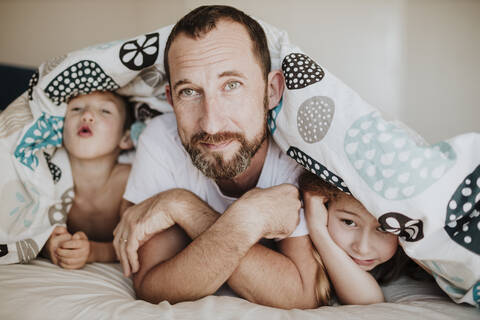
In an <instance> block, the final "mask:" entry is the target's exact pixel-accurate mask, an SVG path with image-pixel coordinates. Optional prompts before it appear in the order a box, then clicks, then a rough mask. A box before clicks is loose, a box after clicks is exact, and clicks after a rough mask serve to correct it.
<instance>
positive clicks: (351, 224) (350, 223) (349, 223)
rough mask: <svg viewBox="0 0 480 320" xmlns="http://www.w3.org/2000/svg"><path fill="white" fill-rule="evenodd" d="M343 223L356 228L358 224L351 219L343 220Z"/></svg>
mask: <svg viewBox="0 0 480 320" xmlns="http://www.w3.org/2000/svg"><path fill="white" fill-rule="evenodd" d="M342 222H343V223H344V224H345V225H347V226H349V227H356V226H357V224H356V223H355V222H353V221H352V220H350V219H342Z"/></svg>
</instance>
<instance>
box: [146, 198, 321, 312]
mask: <svg viewBox="0 0 480 320" xmlns="http://www.w3.org/2000/svg"><path fill="white" fill-rule="evenodd" d="M169 192H171V196H172V197H174V198H175V201H170V202H169V203H170V205H169V208H168V210H169V214H170V215H171V216H172V218H173V220H174V221H175V222H176V223H177V224H178V225H179V226H180V227H181V228H182V229H183V230H184V231H185V232H186V233H187V235H188V236H189V237H190V238H191V239H194V240H195V241H194V242H193V243H192V244H191V245H190V246H189V247H187V248H186V249H185V250H184V251H181V252H180V253H179V254H178V255H177V256H175V257H174V258H173V259H171V260H169V261H167V262H164V263H163V264H160V265H157V266H156V267H155V268H154V269H152V271H151V272H149V274H148V275H147V276H146V277H145V279H144V280H143V281H142V288H143V290H142V293H143V294H147V293H148V292H150V293H151V294H152V295H155V296H156V297H151V294H147V295H148V296H149V297H148V298H149V299H148V300H149V301H152V299H150V298H154V299H153V301H156V302H158V301H161V300H165V299H166V300H168V301H170V302H177V301H183V300H192V299H198V298H200V297H203V296H205V295H208V294H211V293H213V292H215V291H216V290H217V289H218V288H219V287H220V286H221V285H222V284H223V283H224V281H226V280H227V279H229V280H228V284H229V286H230V287H231V288H232V290H234V291H235V292H236V293H237V294H238V295H240V296H242V297H244V298H246V299H248V300H249V301H252V302H256V303H260V304H263V305H269V306H274V307H281V308H295V307H296V308H313V307H316V306H317V303H316V301H315V295H314V291H313V282H312V283H310V282H309V283H308V284H307V285H304V284H303V283H302V279H301V276H300V273H299V270H298V269H297V267H296V266H295V264H294V263H293V262H292V260H290V259H289V258H288V257H286V256H285V255H283V254H281V253H278V252H276V251H273V250H271V249H268V248H266V247H264V246H262V245H260V244H255V245H253V247H251V248H250V250H248V248H249V247H250V246H251V245H246V246H245V245H244V246H242V248H239V247H237V246H234V245H233V244H236V243H245V240H240V239H239V238H238V237H237V240H234V239H232V238H231V237H232V234H231V233H232V232H235V231H238V230H239V229H240V230H241V229H242V226H241V225H242V223H243V222H242V221H243V219H240V222H238V223H233V224H231V225H229V224H228V220H229V219H228V218H227V217H228V214H227V213H226V214H224V216H223V217H224V220H225V221H222V220H220V219H219V218H220V217H221V215H220V214H219V213H217V212H215V211H214V210H213V209H212V208H211V207H210V206H208V204H206V203H205V202H204V201H203V200H201V199H200V198H198V197H197V196H196V195H194V194H193V193H191V192H190V191H186V190H182V189H175V190H171V191H169ZM199 211H201V214H199ZM240 218H241V217H240ZM217 219H218V220H220V221H219V223H218V225H217V224H216V223H215V222H216V221H217ZM214 224H215V225H214ZM211 226H212V228H210V227H211ZM209 228H210V229H209ZM245 228H247V229H251V228H249V227H248V226H245ZM207 229H209V234H210V236H209V235H208V234H205V235H203V233H204V232H205V231H206V230H207ZM199 236H200V238H199ZM239 236H240V237H244V236H245V235H239ZM197 238H198V239H197ZM225 239H231V240H225ZM258 240H259V239H258V236H255V237H254V238H252V240H251V241H248V240H247V243H256V242H257V241H258ZM308 243H309V245H310V240H308ZM195 247H197V248H198V250H199V251H196V250H195V249H194V248H195ZM205 249H207V250H208V249H213V252H211V253H208V252H204V251H203V250H205ZM200 250H202V251H200ZM245 250H248V253H246V251H245ZM222 252H223V253H222ZM210 254H212V257H214V258H216V257H218V258H216V259H217V260H218V261H216V262H214V263H213V266H212V267H213V269H212V270H211V273H210V274H211V275H212V276H211V277H207V276H206V275H202V278H204V280H205V283H199V284H198V288H199V290H198V291H193V290H192V284H194V283H196V282H197V281H198V279H197V278H198V274H199V273H198V272H199V270H195V271H194V270H192V271H181V269H179V267H180V266H193V265H199V266H201V265H204V266H205V265H207V261H203V260H205V259H207V258H206V257H209V255H210ZM225 257H228V259H225ZM241 257H243V258H241ZM240 258H241V261H240ZM208 259H212V258H208ZM312 259H313V258H312ZM312 261H313V260H312ZM240 262H241V263H240ZM313 263H314V262H313ZM177 265H178V267H177ZM312 265H313V264H312ZM237 266H238V267H237ZM218 267H220V268H219V270H217V269H218ZM203 270H209V269H206V267H205V268H203ZM252 270H254V272H252ZM315 271H316V269H315V270H314V271H313V273H315ZM177 272H179V277H178V279H176V277H172V275H174V274H177ZM184 272H185V274H186V275H187V276H192V279H189V278H185V276H184V275H183V274H184ZM220 274H221V275H222V276H221V277H219V275H220ZM165 275H169V277H168V279H162V280H160V278H163V276H165ZM230 275H231V276H230ZM229 277H230V278H229ZM287 277H288V278H287ZM284 279H290V281H285V280H284ZM165 281H172V286H169V285H166V283H165ZM179 281H180V283H179ZM306 281H310V279H308V280H306ZM312 281H313V280H312ZM154 282H157V283H162V287H163V288H165V289H168V288H170V289H168V290H165V293H161V292H159V290H162V289H161V288H156V287H155V286H154V285H153V283H154ZM310 284H312V285H310ZM171 289H173V291H172V290H171ZM182 289H185V290H182ZM195 292H196V294H195ZM275 293H278V294H275ZM166 295H168V297H167V296H166ZM186 295H189V296H186Z"/></svg>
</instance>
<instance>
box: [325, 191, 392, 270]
mask: <svg viewBox="0 0 480 320" xmlns="http://www.w3.org/2000/svg"><path fill="white" fill-rule="evenodd" d="M328 233H329V234H330V236H331V237H332V239H333V241H335V243H336V244H337V245H338V246H339V247H341V248H342V249H343V250H344V251H345V252H346V253H347V254H348V255H349V256H350V258H352V260H353V261H354V262H355V263H356V264H357V265H358V266H359V267H360V268H361V269H362V270H365V271H370V270H372V269H373V268H375V267H376V266H377V265H379V264H382V263H384V262H386V261H388V260H390V258H391V257H393V255H394V254H395V252H396V251H397V247H398V236H396V235H393V234H391V233H387V232H384V231H382V230H381V229H380V224H379V223H378V221H377V220H376V219H375V217H374V216H373V215H371V214H370V213H369V212H368V211H367V209H365V207H364V206H363V205H362V204H361V203H360V202H359V201H357V200H356V199H354V198H353V197H351V196H347V195H341V196H339V197H338V198H337V199H335V201H332V203H331V204H330V205H329V207H328Z"/></svg>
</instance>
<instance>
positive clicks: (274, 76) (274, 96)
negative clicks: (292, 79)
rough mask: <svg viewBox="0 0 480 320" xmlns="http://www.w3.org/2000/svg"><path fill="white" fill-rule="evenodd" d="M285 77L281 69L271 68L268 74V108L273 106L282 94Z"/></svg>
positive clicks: (270, 108)
mask: <svg viewBox="0 0 480 320" xmlns="http://www.w3.org/2000/svg"><path fill="white" fill-rule="evenodd" d="M284 89H285V79H284V77H283V73H282V71H281V70H273V71H270V73H269V74H268V90H267V94H268V110H272V109H273V108H275V107H276V106H277V105H278V103H279V102H280V99H281V98H282V95H283V90H284Z"/></svg>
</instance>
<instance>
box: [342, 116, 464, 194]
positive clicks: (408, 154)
mask: <svg viewBox="0 0 480 320" xmlns="http://www.w3.org/2000/svg"><path fill="white" fill-rule="evenodd" d="M344 149H345V153H346V155H347V157H348V160H349V161H350V163H351V165H352V166H353V167H354V168H355V170H357V172H358V174H359V175H360V176H361V177H362V178H363V180H364V181H365V182H366V184H367V185H368V186H369V187H370V188H371V189H372V190H373V191H375V192H376V193H377V194H378V195H380V196H381V197H383V198H385V199H387V200H403V199H409V198H412V197H414V196H416V195H418V194H420V193H422V192H423V191H424V190H426V189H427V188H428V187H430V186H431V185H432V184H434V183H435V182H436V181H438V180H439V179H441V178H442V177H443V176H444V175H445V173H446V172H447V171H448V170H449V169H450V168H451V167H452V166H453V165H454V164H455V162H456V158H457V155H456V153H455V151H454V150H453V149H452V147H451V146H450V145H449V144H448V143H446V142H440V143H438V144H436V145H432V146H426V147H424V146H422V147H420V146H417V145H416V144H415V142H414V141H413V139H411V138H410V136H409V135H408V133H407V132H405V131H404V130H403V129H401V128H398V127H396V126H395V125H394V124H393V123H391V122H387V121H385V120H383V119H382V118H381V117H380V115H379V114H378V112H372V113H370V114H367V115H365V116H363V117H361V118H359V119H358V120H356V121H355V122H354V123H353V124H352V126H351V127H350V128H349V129H347V131H346V133H345V140H344Z"/></svg>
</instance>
